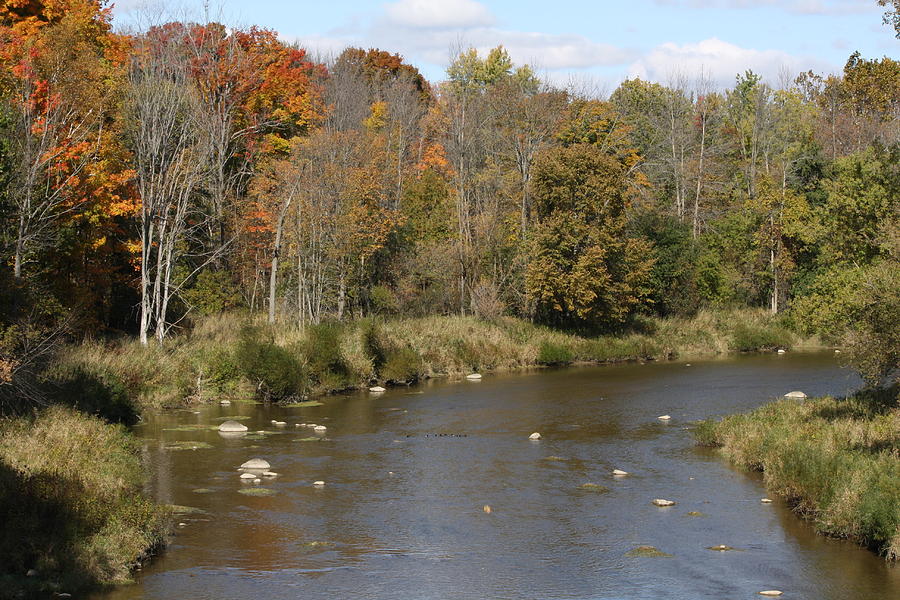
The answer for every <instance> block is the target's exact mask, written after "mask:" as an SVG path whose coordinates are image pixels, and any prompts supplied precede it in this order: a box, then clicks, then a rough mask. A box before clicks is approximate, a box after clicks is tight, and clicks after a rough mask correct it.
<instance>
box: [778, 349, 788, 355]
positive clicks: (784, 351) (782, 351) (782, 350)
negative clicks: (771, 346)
mask: <svg viewBox="0 0 900 600" xmlns="http://www.w3.org/2000/svg"><path fill="white" fill-rule="evenodd" d="M786 352H787V350H785V349H784V348H779V349H778V354H784V353H786Z"/></svg>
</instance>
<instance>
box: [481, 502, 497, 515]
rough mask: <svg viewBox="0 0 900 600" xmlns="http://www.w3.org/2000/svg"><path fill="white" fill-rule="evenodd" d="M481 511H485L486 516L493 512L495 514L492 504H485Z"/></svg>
mask: <svg viewBox="0 0 900 600" xmlns="http://www.w3.org/2000/svg"><path fill="white" fill-rule="evenodd" d="M481 510H483V511H484V512H485V513H486V514H491V513H492V512H494V509H492V508H491V505H490V504H485V505H484V508H482V509H481Z"/></svg>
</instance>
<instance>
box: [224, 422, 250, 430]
mask: <svg viewBox="0 0 900 600" xmlns="http://www.w3.org/2000/svg"><path fill="white" fill-rule="evenodd" d="M219 431H223V432H225V433H241V432H244V431H247V426H246V425H244V424H243V423H238V422H237V421H225V422H224V423H222V424H221V425H219Z"/></svg>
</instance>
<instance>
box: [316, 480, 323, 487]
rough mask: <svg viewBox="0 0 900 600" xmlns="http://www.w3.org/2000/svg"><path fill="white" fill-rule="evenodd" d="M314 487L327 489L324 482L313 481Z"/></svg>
mask: <svg viewBox="0 0 900 600" xmlns="http://www.w3.org/2000/svg"><path fill="white" fill-rule="evenodd" d="M313 485H314V486H316V487H325V482H324V481H313Z"/></svg>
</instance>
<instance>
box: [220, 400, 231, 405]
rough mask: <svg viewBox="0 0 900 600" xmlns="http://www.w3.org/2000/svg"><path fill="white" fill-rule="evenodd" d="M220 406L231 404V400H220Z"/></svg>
mask: <svg viewBox="0 0 900 600" xmlns="http://www.w3.org/2000/svg"><path fill="white" fill-rule="evenodd" d="M219 405H220V406H231V400H219Z"/></svg>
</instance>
